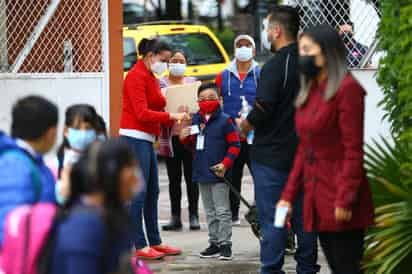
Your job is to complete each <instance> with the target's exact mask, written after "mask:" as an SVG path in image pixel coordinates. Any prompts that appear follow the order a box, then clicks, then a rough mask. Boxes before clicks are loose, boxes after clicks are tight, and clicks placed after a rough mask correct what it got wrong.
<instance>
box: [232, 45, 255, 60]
mask: <svg viewBox="0 0 412 274" xmlns="http://www.w3.org/2000/svg"><path fill="white" fill-rule="evenodd" d="M235 57H236V59H237V60H238V61H240V62H246V61H249V60H250V59H252V58H253V48H248V47H240V48H236V49H235Z"/></svg>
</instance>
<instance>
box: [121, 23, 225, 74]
mask: <svg viewBox="0 0 412 274" xmlns="http://www.w3.org/2000/svg"><path fill="white" fill-rule="evenodd" d="M154 37H159V39H161V40H163V41H165V42H167V43H168V44H169V45H170V46H171V47H172V48H173V49H174V50H177V49H178V50H182V51H183V52H184V53H185V54H186V58H187V62H188V67H187V70H186V75H187V76H193V77H196V78H197V79H198V80H201V81H212V80H214V79H215V77H216V75H217V74H218V73H219V72H221V71H222V70H223V69H225V68H226V66H227V65H228V64H229V62H230V59H229V56H228V54H227V53H226V50H225V49H224V48H223V46H222V44H221V43H220V41H219V40H218V39H217V37H216V36H215V35H214V34H213V33H212V32H211V31H210V30H209V29H208V28H207V27H206V26H201V25H192V24H189V23H187V22H170V21H159V22H148V23H142V24H138V25H134V26H125V27H124V28H123V55H124V59H123V60H124V61H123V69H124V71H125V72H127V71H128V70H129V69H130V68H131V67H132V66H133V65H134V63H135V62H136V60H137V56H138V53H137V47H138V45H139V42H140V41H141V40H142V39H143V38H154Z"/></svg>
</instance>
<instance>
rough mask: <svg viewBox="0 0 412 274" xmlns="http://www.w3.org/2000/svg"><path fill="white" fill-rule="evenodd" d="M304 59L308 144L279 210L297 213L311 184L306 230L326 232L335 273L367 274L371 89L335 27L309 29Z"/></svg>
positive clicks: (303, 123) (303, 129)
mask: <svg viewBox="0 0 412 274" xmlns="http://www.w3.org/2000/svg"><path fill="white" fill-rule="evenodd" d="M299 54H300V57H299V67H300V71H301V74H302V76H301V77H302V81H301V82H302V85H301V91H300V94H299V95H298V98H297V100H296V105H297V112H296V130H297V133H298V135H299V138H300V144H299V147H298V152H297V154H296V156H295V162H294V166H293V170H292V172H291V173H290V175H289V179H288V182H287V184H286V187H285V189H284V191H283V194H282V196H281V200H280V202H279V203H278V206H277V207H278V208H279V207H282V206H286V207H288V208H289V211H290V210H291V203H292V201H293V200H294V198H295V197H296V195H297V193H298V190H299V189H300V188H301V187H303V189H304V194H305V198H304V226H305V230H307V231H317V232H318V233H319V239H320V243H321V245H322V248H323V251H324V253H325V256H326V259H327V261H328V263H329V266H330V268H331V269H332V272H333V273H334V274H358V273H362V272H361V269H360V261H361V258H362V255H363V238H364V231H365V229H366V228H367V227H368V226H369V225H371V224H372V223H373V204H372V198H371V191H370V187H369V183H368V181H367V179H366V174H365V170H364V167H363V156H364V152H363V131H364V112H365V102H364V98H365V91H364V89H363V88H362V87H361V86H360V84H359V83H358V82H357V81H356V80H355V79H354V78H353V76H352V75H351V74H350V73H349V72H348V71H347V66H346V63H345V48H344V45H343V42H342V40H341V38H340V37H339V34H338V33H337V31H335V30H334V29H333V28H332V27H330V26H326V25H323V26H318V27H315V28H313V29H310V30H308V31H306V32H304V33H303V34H302V35H301V37H300V41H299Z"/></svg>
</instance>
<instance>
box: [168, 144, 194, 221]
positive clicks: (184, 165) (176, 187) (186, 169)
mask: <svg viewBox="0 0 412 274" xmlns="http://www.w3.org/2000/svg"><path fill="white" fill-rule="evenodd" d="M172 145H173V152H174V156H173V157H171V158H166V168H167V176H168V177H169V195H170V204H171V208H172V216H175V217H178V218H180V214H181V205H180V204H181V200H182V188H181V184H182V175H183V174H184V177H185V182H186V191H187V198H188V201H189V215H190V216H198V204H199V187H198V185H197V184H196V183H193V182H192V160H193V156H192V152H191V151H189V150H187V149H185V148H184V146H183V145H182V144H181V143H180V141H179V137H178V136H173V138H172ZM182 169H183V172H182ZM182 173H183V174H182Z"/></svg>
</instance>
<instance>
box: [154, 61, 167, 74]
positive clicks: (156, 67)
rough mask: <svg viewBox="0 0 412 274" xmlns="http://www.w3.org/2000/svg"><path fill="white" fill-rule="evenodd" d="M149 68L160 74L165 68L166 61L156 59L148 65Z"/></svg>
mask: <svg viewBox="0 0 412 274" xmlns="http://www.w3.org/2000/svg"><path fill="white" fill-rule="evenodd" d="M150 70H151V71H152V72H154V73H156V74H157V75H159V76H160V75H162V74H163V73H164V72H165V71H166V70H167V63H165V62H160V61H156V62H155V63H153V64H152V65H151V66H150Z"/></svg>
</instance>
